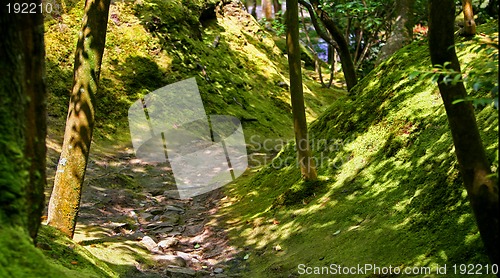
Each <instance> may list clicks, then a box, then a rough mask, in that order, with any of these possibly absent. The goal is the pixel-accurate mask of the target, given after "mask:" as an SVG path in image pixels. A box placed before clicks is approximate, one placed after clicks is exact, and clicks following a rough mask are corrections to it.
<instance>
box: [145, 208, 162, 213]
mask: <svg viewBox="0 0 500 278" xmlns="http://www.w3.org/2000/svg"><path fill="white" fill-rule="evenodd" d="M164 211H165V210H164V209H163V208H161V207H152V208H149V209H147V210H146V212H147V213H151V214H152V215H159V214H162V213H163V212H164Z"/></svg>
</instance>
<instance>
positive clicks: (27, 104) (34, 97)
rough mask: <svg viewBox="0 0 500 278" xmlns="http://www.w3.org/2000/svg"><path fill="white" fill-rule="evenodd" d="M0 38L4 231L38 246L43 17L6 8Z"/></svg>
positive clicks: (42, 141)
mask: <svg viewBox="0 0 500 278" xmlns="http://www.w3.org/2000/svg"><path fill="white" fill-rule="evenodd" d="M31 3H33V4H35V5H37V6H38V5H40V4H41V1H32V2H31ZM0 33H1V34H2V40H1V41H0V57H1V59H0V123H2V124H1V125H0V192H1V193H0V226H9V225H13V226H21V227H22V228H23V229H25V230H26V231H27V233H29V235H30V236H31V238H32V239H33V240H34V241H36V235H37V232H38V228H39V226H40V221H41V219H40V217H41V215H42V211H43V206H44V189H45V183H46V179H45V155H46V146H45V136H46V118H45V114H46V111H45V109H46V102H45V98H46V89H45V81H44V80H45V49H44V41H43V37H44V26H43V16H42V14H41V13H30V14H19V13H13V12H12V11H11V12H10V13H9V12H8V10H7V8H6V7H3V8H2V9H1V12H0Z"/></svg>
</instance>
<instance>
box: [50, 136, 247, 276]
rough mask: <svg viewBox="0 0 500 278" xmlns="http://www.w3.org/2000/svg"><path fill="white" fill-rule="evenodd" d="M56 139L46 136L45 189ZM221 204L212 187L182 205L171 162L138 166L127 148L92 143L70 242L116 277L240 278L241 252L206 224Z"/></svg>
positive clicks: (220, 231) (55, 158)
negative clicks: (85, 250)
mask: <svg viewBox="0 0 500 278" xmlns="http://www.w3.org/2000/svg"><path fill="white" fill-rule="evenodd" d="M59 141H60V139H59V138H58V139H56V138H55V135H54V134H49V139H48V146H49V150H48V152H49V154H48V157H49V159H48V161H49V164H52V165H48V166H49V167H48V168H49V172H48V177H49V180H48V183H49V184H51V183H53V177H54V174H55V169H56V166H57V165H56V163H54V161H58V159H59V154H60V148H61V142H59ZM46 196H47V202H48V199H49V196H50V192H49V189H48V190H47V192H46ZM223 198H224V195H223V193H222V192H221V190H220V189H217V190H213V191H211V192H208V193H206V194H203V195H200V196H195V197H193V198H190V199H179V198H178V193H177V190H176V186H175V180H174V177H173V174H172V171H171V168H170V166H169V164H168V162H167V163H148V162H143V161H141V160H139V159H137V158H135V155H134V152H133V149H132V146H126V145H108V146H104V145H96V144H93V146H92V151H91V155H90V158H89V164H88V167H87V172H86V177H85V183H84V187H83V195H82V200H81V206H80V212H79V216H78V224H77V227H76V232H75V236H74V241H75V242H77V243H79V244H80V245H81V246H84V247H85V248H86V249H87V250H89V251H90V252H91V253H92V254H93V255H95V256H96V257H97V258H99V259H101V260H102V261H104V262H106V263H107V264H108V265H109V266H110V267H111V268H112V269H113V270H115V271H116V272H117V273H118V274H119V275H120V277H213V276H214V275H215V277H232V276H240V275H238V273H241V272H242V271H245V268H246V264H245V260H244V259H242V258H239V257H242V256H237V255H238V254H239V253H240V252H241V251H242V250H238V249H236V248H235V247H232V246H231V245H230V244H228V237H227V234H226V232H225V231H224V229H223V228H222V227H219V226H217V225H216V224H215V223H214V222H211V220H212V218H211V216H212V215H213V214H215V213H216V212H217V210H218V209H219V207H218V204H219V201H220V200H221V199H223ZM61 259H63V260H64V258H61ZM68 259H69V258H68ZM229 273H231V274H229Z"/></svg>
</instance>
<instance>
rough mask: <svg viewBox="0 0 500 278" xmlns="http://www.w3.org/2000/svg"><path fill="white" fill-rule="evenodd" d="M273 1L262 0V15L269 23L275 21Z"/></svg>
mask: <svg viewBox="0 0 500 278" xmlns="http://www.w3.org/2000/svg"><path fill="white" fill-rule="evenodd" d="M272 1H273V0H262V14H263V15H264V18H265V19H266V20H267V21H272V20H273V3H272Z"/></svg>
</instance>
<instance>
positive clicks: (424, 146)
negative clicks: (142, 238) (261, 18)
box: [0, 0, 498, 277]
mask: <svg viewBox="0 0 500 278" xmlns="http://www.w3.org/2000/svg"><path fill="white" fill-rule="evenodd" d="M57 1H58V0H57ZM57 1H55V2H57ZM59 2H60V3H61V5H60V7H61V10H59V14H58V13H54V14H52V17H47V18H46V22H45V30H46V36H45V43H46V53H47V86H48V91H49V99H48V102H49V109H48V110H49V111H48V112H49V138H50V139H49V142H48V143H49V148H51V151H50V152H51V154H50V155H49V157H48V161H49V163H48V164H49V167H51V166H55V165H57V162H56V161H57V158H55V157H56V154H55V153H56V152H57V147H55V146H57V144H54V142H53V141H57V140H54V138H56V137H58V136H60V135H61V134H62V131H63V129H64V127H63V124H64V120H65V118H66V113H67V106H68V102H69V99H68V96H69V90H70V89H71V83H72V78H73V55H74V53H73V51H74V48H75V42H76V39H77V32H78V30H79V27H80V24H81V21H80V19H81V18H82V15H83V10H82V8H83V2H84V1H83V0H78V1H76V0H62V1H59ZM217 3H218V1H215V0H206V1H204V0H195V1H187V0H168V1H162V0H138V1H135V2H132V1H116V2H114V3H112V6H111V11H110V22H109V26H108V34H107V40H106V49H105V54H104V60H103V65H102V73H101V82H100V88H99V90H98V93H97V95H96V98H97V99H98V101H97V103H98V106H97V108H96V109H97V114H96V129H95V132H96V134H95V135H96V136H95V138H96V140H95V141H94V146H93V147H92V152H93V154H97V155H98V156H100V157H99V158H102V157H105V159H102V160H101V161H97V160H94V161H92V162H93V163H96V162H99V163H96V164H98V166H96V168H99V167H100V168H106V169H108V167H109V169H110V170H108V172H107V173H106V174H111V175H109V176H107V175H102V176H94V177H92V178H91V179H88V180H87V183H86V185H87V186H88V187H96V188H97V187H99V190H102V191H103V192H104V191H105V190H107V189H112V190H114V191H111V192H114V193H117V192H121V193H123V192H125V193H124V194H128V195H127V196H128V197H129V199H134V201H136V200H137V201H138V202H137V203H133V202H132V201H130V203H133V204H130V206H131V207H132V205H139V204H138V203H139V202H141V203H140V205H143V206H146V205H147V204H148V203H147V201H146V200H156V199H154V198H152V197H151V196H150V195H148V196H147V197H145V196H144V195H141V194H139V193H137V191H140V190H142V189H143V187H144V186H143V184H144V183H146V181H148V178H149V177H146V178H144V176H146V174H147V173H150V170H152V168H153V166H151V165H146V166H144V167H143V168H142V169H140V171H138V172H137V173H134V174H136V175H135V176H134V175H128V173H122V172H121V171H126V170H130V169H126V167H125V166H123V164H125V163H128V162H130V160H124V161H121V162H116V161H112V162H113V163H114V164H113V163H111V162H110V160H112V159H111V158H110V157H113V156H114V155H116V154H117V153H119V152H120V154H124V153H125V155H130V153H131V152H126V151H124V150H127V148H130V145H131V143H130V135H129V133H128V126H127V110H128V108H129V106H130V105H131V104H132V103H133V102H134V101H136V100H137V99H139V98H141V97H143V96H145V95H146V94H148V93H150V92H152V91H154V90H156V89H158V88H160V87H162V86H165V85H168V84H171V83H174V82H177V81H180V80H184V79H186V78H190V77H193V76H195V77H196V79H197V82H198V85H199V88H200V92H201V95H202V98H203V101H204V103H205V109H206V111H207V112H208V113H210V114H228V115H233V116H236V117H238V118H239V119H240V120H241V121H242V124H243V127H244V130H245V135H246V137H247V138H246V139H247V143H248V149H249V151H250V152H251V153H257V154H258V153H262V152H264V153H273V152H275V151H278V149H279V147H280V146H281V145H282V144H281V142H284V141H286V142H288V141H289V140H290V139H291V138H292V137H293V126H292V121H291V106H290V101H289V98H290V97H289V93H288V87H287V84H289V80H288V77H287V76H288V72H287V71H288V70H287V65H286V57H285V55H284V54H283V51H282V50H280V48H281V49H284V44H283V40H282V39H280V38H276V37H273V35H272V34H270V33H269V32H267V31H266V30H265V29H264V28H263V27H261V26H259V25H258V24H257V23H256V21H255V20H254V19H253V18H251V17H249V16H248V15H247V14H246V13H243V12H242V11H240V10H238V9H233V8H231V5H226V6H224V7H220V6H218V5H217ZM218 15H219V16H218ZM222 15H223V16H222ZM493 24H496V22H493V23H491V24H489V25H487V26H479V27H478V31H479V32H484V33H487V34H489V35H490V36H493V37H494V36H496V37H498V33H497V31H496V28H495V27H493V26H494V25H493ZM495 26H496V25H495ZM279 27H280V28H281V27H283V25H282V24H281V25H279ZM275 40H276V43H275ZM460 43H461V44H460V45H459V48H458V51H459V55H460V59H462V60H461V62H462V63H463V64H464V65H465V64H467V66H464V67H463V68H464V69H465V70H466V72H467V74H468V76H472V78H471V79H469V80H467V79H466V82H468V83H467V84H466V85H467V88H468V89H469V91H472V89H474V91H475V92H474V95H473V97H475V98H491V97H492V95H491V92H492V90H493V89H492V88H491V87H493V88H494V86H495V84H496V86H497V88H498V82H497V81H495V80H494V79H495V78H496V76H497V75H498V69H497V68H496V67H492V65H494V64H495V62H496V61H493V62H491V59H490V58H491V57H495V56H492V55H491V53H489V50H488V49H487V48H477V47H478V45H479V43H480V42H477V41H463V42H460ZM277 44H278V45H280V47H278V46H276V45H277ZM473 49H479V50H478V51H477V53H476V52H474V51H472V50H473ZM303 56H304V57H308V58H309V60H310V59H311V58H310V57H309V56H308V55H307V54H306V55H303ZM496 57H497V56H496ZM371 58H373V57H370V59H371ZM496 59H497V58H496ZM306 64H307V63H306ZM307 65H309V64H307ZM429 65H430V60H429V57H428V47H427V42H426V41H416V42H414V43H412V44H411V45H408V46H407V47H405V48H403V49H402V50H400V51H399V52H398V53H397V54H396V55H394V56H392V57H391V58H390V59H388V60H387V61H385V62H384V63H382V64H381V65H380V66H378V67H377V68H375V69H374V70H372V71H371V72H370V73H369V74H368V75H367V76H366V77H365V78H363V79H362V80H360V81H359V83H358V85H357V86H355V87H354V88H353V90H352V94H350V96H347V94H346V92H345V90H342V89H338V88H337V89H325V88H322V87H321V85H320V84H318V82H316V81H317V76H316V74H315V73H312V72H311V71H305V72H304V83H305V86H304V93H305V95H304V98H305V102H306V113H307V117H308V120H309V122H310V123H311V124H310V137H311V139H312V141H311V146H312V150H313V154H314V155H315V157H316V158H317V159H318V160H317V163H316V164H317V166H318V174H319V179H318V180H317V181H314V182H304V181H302V179H301V176H300V170H299V169H298V167H297V166H296V152H295V147H294V144H293V143H289V144H283V148H282V149H279V154H278V155H277V156H276V157H275V158H274V159H273V161H272V163H271V164H270V165H268V166H264V167H258V168H252V169H250V170H248V171H247V172H246V173H245V174H244V175H243V176H242V177H241V178H239V179H238V180H237V181H236V182H235V183H233V184H231V185H228V186H227V187H226V188H225V192H226V194H227V196H228V197H227V198H224V199H222V201H221V202H220V210H219V211H218V212H217V213H216V214H215V215H214V217H213V220H214V222H213V223H212V225H217V226H219V228H220V227H223V228H225V229H226V230H228V231H229V240H230V243H231V244H233V245H235V246H237V247H239V248H240V250H242V251H241V252H240V253H239V254H238V255H237V258H236V259H235V260H233V262H234V263H235V264H239V265H238V266H236V268H238V269H239V270H241V269H244V271H243V273H238V274H241V275H242V276H243V277H247V276H248V277H289V275H290V274H291V275H294V274H296V273H297V270H298V269H297V266H298V265H299V264H305V265H307V266H312V267H321V266H330V265H331V264H338V265H341V266H356V265H357V264H365V263H366V264H376V265H377V266H380V267H385V266H393V267H400V268H404V267H431V268H432V271H433V274H431V275H429V277H433V276H435V275H434V274H435V268H436V267H437V266H443V265H444V264H447V265H448V273H449V272H450V271H452V269H451V266H452V265H453V264H463V263H478V264H487V263H488V259H487V257H486V255H485V254H484V251H483V247H482V243H481V240H480V237H479V233H478V230H477V227H476V224H475V222H474V219H473V216H472V212H471V209H470V206H469V203H468V201H467V198H466V194H465V189H464V188H463V185H462V181H461V179H460V177H459V173H458V165H457V163H456V158H455V155H454V152H453V151H454V150H453V143H452V140H451V136H450V133H449V129H448V126H447V121H446V114H445V111H444V108H443V105H442V102H441V100H440V96H439V92H438V89H437V86H436V84H433V83H432V82H431V81H430V80H424V79H419V78H410V75H411V73H412V72H415V71H426V70H429V69H430V68H429ZM370 67H371V64H370ZM370 67H367V68H370ZM484 68H487V69H488V70H489V71H486V72H485V73H484V74H482V73H481V69H484ZM365 69H366V68H365ZM325 72H327V71H325ZM340 76H342V74H340ZM478 80H479V81H478ZM495 82H496V83H495ZM476 84H487V88H486V87H481V86H482V85H481V86H479V85H476ZM339 87H340V86H339ZM476 112H477V119H478V124H479V127H480V131H481V134H482V136H483V139H484V144H485V147H486V149H487V154H488V158H489V160H490V161H491V162H492V165H493V171H494V172H497V173H498V151H497V150H498V138H497V136H498V115H497V110H495V108H493V106H492V105H490V104H488V105H478V106H477V111H476ZM266 139H267V142H270V143H271V144H269V143H268V144H266V145H263V143H264V142H263V141H264V140H266ZM127 151H128V150H127ZM114 158H115V159H117V160H118V159H121V158H123V157H118V158H117V157H114ZM252 158H253V157H252ZM266 158H267V156H266ZM260 162H262V161H259V160H258V159H257V160H255V161H251V162H250V164H251V165H255V164H259V165H260ZM120 163H121V164H120ZM252 163H253V164H252ZM102 165H104V166H102ZM148 167H149V168H148ZM139 175H143V179H140V178H138V176H139ZM158 175H159V174H158ZM87 177H89V176H87ZM150 180H153V179H150ZM150 180H149V181H150ZM49 181H50V179H49ZM155 181H156V180H155ZM160 189H161V188H160ZM120 190H121V191H120ZM156 190H158V188H156ZM160 191H161V190H160ZM106 192H108V191H106ZM141 193H142V192H141ZM148 193H149V192H148ZM159 194H160V195H161V194H162V192H160V193H159ZM130 196H132V197H130ZM112 197H114V196H112ZM120 197H123V195H122V196H120ZM2 198H3V196H2ZM109 198H111V197H109ZM123 199H127V198H126V197H123ZM139 199H140V200H139ZM113 201H116V200H113ZM116 202H117V204H115V205H116V206H118V207H119V206H120V205H122V204H121V203H118V201H116ZM142 202H144V203H142ZM91 206H95V207H96V208H97V209H103V210H104V209H105V208H106V207H108V206H110V205H109V203H105V202H101V203H98V200H97V201H96V204H91ZM127 209H129V207H127ZM132 209H136V210H137V207H135V208H133V207H132V208H130V211H132ZM123 211H125V209H124V210H123ZM123 211H120V213H122V212H123ZM132 212H133V211H132ZM110 213H111V212H110ZM1 217H2V220H3V218H7V217H6V216H4V215H3V214H2V215H1ZM121 217H122V219H120V224H124V225H126V227H127V229H128V228H130V230H131V231H132V230H134V229H135V231H137V230H138V229H139V228H138V226H136V225H140V223H139V224H138V221H136V220H135V219H132V218H131V217H129V216H128V215H126V214H125V213H123V214H122V215H121ZM122 220H123V221H122ZM121 222H123V223H121ZM183 224H186V223H183ZM79 230H80V232H79V233H77V240H81V241H80V243H75V241H71V240H68V239H66V238H65V237H64V236H62V235H61V234H60V233H59V232H57V231H55V230H54V229H52V228H49V227H46V226H43V227H42V228H41V231H40V234H39V237H38V243H37V248H34V247H33V246H32V243H31V241H30V239H29V238H28V237H27V236H26V235H25V233H24V232H23V231H20V230H19V231H18V230H16V229H14V228H1V227H0V266H1V267H0V277H9V276H13V277H121V276H126V275H128V274H130V273H132V274H131V275H133V274H134V271H138V270H136V266H135V265H136V264H140V265H141V266H147V267H151V268H154V267H156V265H154V264H155V263H154V262H152V261H150V260H149V259H148V258H149V257H148V256H150V255H151V254H149V253H148V252H147V251H146V250H145V249H144V248H143V247H140V246H139V244H138V242H137V241H138V240H137V241H132V240H130V239H128V240H123V239H122V238H120V236H119V235H116V234H113V235H110V234H106V230H105V227H98V226H97V227H96V226H90V227H79ZM194 246H198V247H193V248H194V249H198V248H200V244H199V243H198V242H197V243H196V245H194ZM12 261H15V262H16V263H15V264H12V263H11V262H12ZM205 267H206V266H205ZM230 271H231V269H228V270H227V272H230ZM367 276H370V275H367ZM373 276H376V275H372V276H371V277H373ZM415 276H420V275H415ZM448 276H453V275H448ZM456 276H457V277H460V276H461V275H456Z"/></svg>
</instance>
